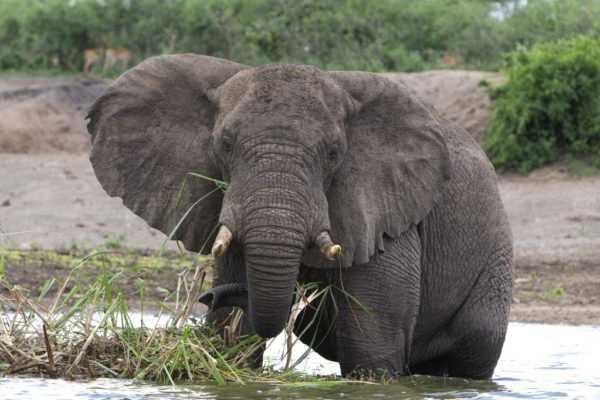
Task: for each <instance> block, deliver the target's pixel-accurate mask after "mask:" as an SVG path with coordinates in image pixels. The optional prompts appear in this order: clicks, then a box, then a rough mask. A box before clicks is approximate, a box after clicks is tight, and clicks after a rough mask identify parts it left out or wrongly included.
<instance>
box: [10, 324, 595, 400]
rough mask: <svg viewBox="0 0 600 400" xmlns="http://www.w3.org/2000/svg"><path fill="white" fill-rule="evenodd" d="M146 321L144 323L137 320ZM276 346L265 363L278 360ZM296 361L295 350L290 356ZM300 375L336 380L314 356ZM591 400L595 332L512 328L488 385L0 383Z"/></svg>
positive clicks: (58, 390) (30, 388)
mask: <svg viewBox="0 0 600 400" xmlns="http://www.w3.org/2000/svg"><path fill="white" fill-rule="evenodd" d="M144 318H146V317H144ZM282 343H283V339H282V338H281V337H279V338H277V339H275V342H274V343H272V344H271V345H270V346H269V348H268V350H267V354H266V356H267V357H266V358H267V359H268V360H266V362H270V363H271V364H277V363H278V362H279V360H280V357H279V355H280V353H281V351H282V350H281V349H282ZM294 352H295V353H296V355H298V356H299V355H300V354H302V352H303V350H302V349H296V348H295V350H294ZM300 369H302V370H305V371H307V372H315V373H320V374H332V373H339V367H338V365H337V364H335V363H331V362H329V361H326V360H324V359H322V358H320V357H319V356H317V355H315V354H313V355H312V356H311V357H309V358H308V359H307V360H306V361H304V362H303V365H301V367H300ZM35 398H40V399H42V398H43V399H167V398H168V399H170V398H173V399H179V398H181V399H404V398H411V399H419V398H427V399H455V398H460V399H462V398H473V399H513V398H515V399H516V398H520V399H523V398H526V399H596V400H600V327H598V326H562V325H541V324H521V323H511V324H510V325H509V329H508V334H507V338H506V343H505V345H504V350H503V352H502V356H501V358H500V361H499V362H498V366H497V368H496V371H495V373H494V377H493V379H492V380H491V381H469V380H465V379H457V378H439V377H427V376H413V377H405V378H403V379H401V380H400V381H398V382H395V383H392V384H384V385H381V384H341V385H335V386H331V385H328V386H314V385H313V386H310V385H308V386H306V385H300V386H298V385H268V384H248V385H240V384H230V385H226V386H223V387H219V386H216V385H214V386H213V385H205V386H201V385H178V386H159V385H153V384H150V383H144V382H136V381H132V380H117V379H96V380H90V381H78V382H66V381H63V380H60V379H57V380H52V379H37V378H18V377H5V378H0V399H35Z"/></svg>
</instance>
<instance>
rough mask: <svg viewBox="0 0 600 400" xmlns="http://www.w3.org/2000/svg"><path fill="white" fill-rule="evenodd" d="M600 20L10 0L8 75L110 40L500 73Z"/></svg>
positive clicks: (271, 3)
mask: <svg viewBox="0 0 600 400" xmlns="http://www.w3.org/2000/svg"><path fill="white" fill-rule="evenodd" d="M598 21H600V2H598V1H597V0H529V1H527V2H523V1H519V0H505V1H478V0H427V1H413V0H378V1H368V2H366V1H360V0H300V1H298V0H253V1H246V0H78V1H65V0H44V1H37V0H3V1H2V2H0V69H3V70H14V69H20V70H32V71H33V70H35V71H36V72H37V71H40V70H49V71H53V70H54V71H56V70H57V68H56V67H55V66H53V60H54V59H58V60H60V66H59V70H63V71H81V70H82V67H83V55H82V52H83V50H84V49H86V48H98V47H100V45H101V43H102V42H103V40H104V41H105V42H106V47H126V48H129V49H130V50H131V52H132V54H133V55H134V59H135V61H137V62H139V61H141V60H143V59H145V58H147V57H150V56H152V55H157V54H166V53H181V52H193V53H200V54H208V55H212V56H217V57H224V58H228V59H231V60H234V61H238V62H241V63H245V64H249V65H257V64H263V63H277V62H292V63H308V64H313V65H316V66H319V67H322V68H327V69H360V70H368V71H421V70H424V69H432V68H442V67H443V68H449V67H453V66H452V65H445V64H444V63H443V61H442V60H443V56H444V55H445V54H452V55H455V56H460V57H462V59H464V60H465V63H466V67H467V68H478V69H497V68H499V67H500V65H501V62H502V54H503V53H505V52H507V51H511V50H513V49H515V47H516V46H517V45H519V44H520V45H524V46H527V47H530V46H532V45H533V44H535V43H541V42H546V41H551V40H557V39H559V38H573V37H576V36H577V35H580V34H585V35H590V36H594V35H596V36H598V32H599V30H600V23H599V22H598ZM457 66H459V67H464V66H462V65H460V64H459V65H457ZM101 69H102V68H98V67H96V70H97V71H98V72H99V71H100V70H101ZM115 73H117V72H115Z"/></svg>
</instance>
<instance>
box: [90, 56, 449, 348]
mask: <svg viewBox="0 0 600 400" xmlns="http://www.w3.org/2000/svg"><path fill="white" fill-rule="evenodd" d="M89 118H90V122H89V124H88V130H89V132H90V133H91V135H92V143H93V147H92V152H91V156H90V160H91V162H92V165H93V167H94V170H95V173H96V176H97V178H98V180H99V181H100V183H101V184H102V186H103V187H104V189H105V190H106V191H107V192H108V193H109V194H110V195H111V196H119V197H121V198H122V199H123V203H124V204H125V205H126V206H127V207H129V208H130V209H132V210H133V211H134V212H135V213H136V214H138V215H139V216H141V217H142V218H143V219H145V220H146V221H147V222H148V224H149V225H151V226H152V227H154V228H157V229H159V230H161V231H163V232H165V233H168V232H170V231H171V230H172V229H173V227H174V226H175V225H176V223H177V222H178V220H179V219H180V218H181V216H182V215H183V213H184V212H186V211H187V209H188V208H189V207H190V206H191V205H192V204H194V203H195V202H196V201H197V200H198V199H200V198H203V197H204V198H203V199H202V201H200V202H198V203H197V205H196V206H195V207H194V208H193V209H192V211H191V212H190V213H189V214H188V215H187V217H186V218H185V220H184V222H183V223H182V224H181V225H180V227H179V228H178V230H177V233H176V235H175V238H176V239H178V240H180V241H182V242H183V244H184V245H185V247H186V248H187V249H188V250H191V251H199V250H202V251H203V252H204V253H207V252H208V251H209V250H210V249H211V241H213V242H215V243H214V245H213V246H212V248H213V253H215V255H216V256H220V255H221V254H223V253H225V252H227V251H234V250H233V249H232V248H230V249H227V247H228V245H229V241H230V240H231V241H232V242H235V243H236V245H235V248H236V249H240V250H239V251H241V252H242V254H243V260H244V263H245V273H246V279H247V290H248V304H247V312H248V318H249V321H250V323H251V325H252V328H253V330H254V331H255V332H257V333H259V334H260V335H261V336H263V337H271V336H275V335H276V334H277V333H279V332H280V331H281V330H282V328H283V327H284V325H285V322H286V320H287V316H288V314H289V310H290V303H291V300H292V293H293V289H294V285H295V281H296V277H297V275H298V272H299V268H300V265H301V264H304V265H306V266H310V267H316V268H317V267H318V268H331V267H336V268H338V267H341V268H348V267H351V266H352V265H353V264H361V263H365V262H367V261H368V260H369V259H370V258H371V257H373V255H374V254H375V253H376V252H378V251H379V252H381V251H385V249H384V248H383V237H384V235H387V236H389V237H392V238H393V237H395V236H396V235H399V234H400V233H402V232H403V231H405V230H407V229H408V228H409V226H410V225H413V224H417V223H419V221H421V220H422V219H423V218H424V217H425V216H426V215H427V214H428V213H429V211H430V210H431V208H432V207H433V204H434V202H435V201H436V197H437V195H438V193H439V192H440V191H441V188H442V186H443V183H444V181H446V180H447V179H448V178H449V174H450V161H449V157H448V151H447V148H446V141H445V139H444V132H443V127H442V126H441V125H440V124H439V123H438V121H437V119H436V117H434V116H433V115H432V114H431V113H430V112H429V111H428V110H427V109H426V108H425V107H424V106H423V105H422V104H421V103H420V102H419V101H417V100H415V99H414V98H413V97H411V96H410V95H409V94H408V92H407V90H406V89H405V88H403V87H401V86H398V85H397V84H395V83H393V82H391V81H389V80H387V79H385V78H383V77H380V76H378V75H375V74H369V73H361V72H325V71H321V70H319V69H317V68H314V67H311V66H305V65H270V66H260V67H254V68H251V67H247V66H244V65H240V64H236V63H233V62H229V61H226V60H222V59H217V58H212V57H207V56H199V55H192V54H183V55H168V56H160V57H154V58H150V59H148V60H146V61H144V62H143V63H141V64H140V65H138V66H137V67H135V68H133V69H131V70H129V71H127V72H126V73H125V74H123V75H122V76H121V77H120V78H119V79H117V80H116V81H115V82H114V83H113V84H112V85H111V86H110V87H109V88H108V89H107V91H106V92H105V93H104V94H103V95H102V96H101V97H100V98H99V99H98V100H97V101H96V103H95V104H94V105H93V106H92V107H91V109H90V112H89ZM189 172H195V173H199V174H202V175H204V176H206V177H209V178H214V179H218V180H224V181H226V182H228V183H229V187H228V188H227V190H226V191H225V192H224V193H222V192H221V191H219V190H216V191H215V190H214V189H215V184H214V183H213V182H212V181H210V180H203V179H191V178H190V179H188V183H187V184H186V186H185V188H184V190H183V197H182V198H179V199H178V197H179V196H178V195H179V192H180V188H181V186H182V182H183V181H184V179H185V177H186V174H187V173H189ZM208 193H211V194H210V195H208V196H207V194H208ZM217 225H220V226H221V227H222V228H221V230H220V234H219V235H218V238H217V240H216V241H215V237H214V236H212V232H214V231H215V227H216V226H217ZM207 244H208V245H207ZM335 244H337V245H339V246H341V256H339V257H338V252H339V250H340V248H339V247H336V245H335ZM232 246H233V245H232ZM319 250H322V251H319ZM236 251H237V250H236ZM331 258H339V260H337V259H336V260H334V261H331V260H330V259H331Z"/></svg>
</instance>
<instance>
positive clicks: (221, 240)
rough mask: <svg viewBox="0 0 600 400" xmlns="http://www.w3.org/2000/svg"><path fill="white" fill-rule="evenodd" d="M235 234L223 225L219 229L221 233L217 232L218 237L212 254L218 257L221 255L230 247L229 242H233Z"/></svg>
mask: <svg viewBox="0 0 600 400" xmlns="http://www.w3.org/2000/svg"><path fill="white" fill-rule="evenodd" d="M232 237H233V234H232V233H231V231H230V230H229V228H227V227H226V226H225V225H221V228H220V229H219V233H217V238H216V239H215V243H214V244H213V247H212V251H211V253H212V256H213V257H215V258H217V257H221V256H222V255H223V254H224V253H225V252H226V251H227V248H228V247H229V243H231V238H232Z"/></svg>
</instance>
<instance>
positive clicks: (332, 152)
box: [327, 150, 337, 161]
mask: <svg viewBox="0 0 600 400" xmlns="http://www.w3.org/2000/svg"><path fill="white" fill-rule="evenodd" d="M336 158H337V150H329V153H327V159H328V160H329V161H335V159H336Z"/></svg>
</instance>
